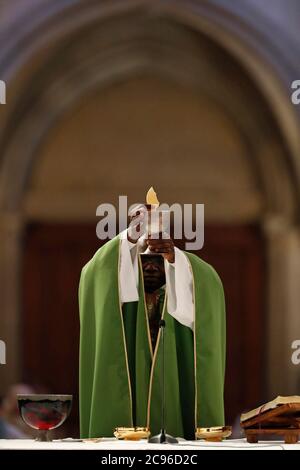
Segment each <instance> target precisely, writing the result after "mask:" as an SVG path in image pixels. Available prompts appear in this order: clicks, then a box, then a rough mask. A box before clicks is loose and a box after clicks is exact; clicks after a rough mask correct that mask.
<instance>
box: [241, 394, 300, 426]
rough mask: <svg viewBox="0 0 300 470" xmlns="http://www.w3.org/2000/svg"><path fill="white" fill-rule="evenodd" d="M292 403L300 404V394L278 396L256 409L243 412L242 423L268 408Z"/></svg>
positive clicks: (271, 408)
mask: <svg viewBox="0 0 300 470" xmlns="http://www.w3.org/2000/svg"><path fill="white" fill-rule="evenodd" d="M291 403H299V405H300V396H298V395H292V396H290V397H281V396H278V397H277V398H275V399H274V400H272V401H269V402H268V403H265V404H264V405H262V406H259V407H258V408H255V409H254V410H251V411H248V412H247V413H242V415H241V423H243V422H244V421H247V420H248V419H250V418H254V417H255V416H258V415H260V414H261V413H265V412H266V411H268V410H273V409H274V408H277V406H280V405H287V404H291Z"/></svg>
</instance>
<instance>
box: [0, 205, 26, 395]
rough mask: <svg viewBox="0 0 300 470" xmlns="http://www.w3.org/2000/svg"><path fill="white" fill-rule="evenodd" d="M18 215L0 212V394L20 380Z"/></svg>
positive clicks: (19, 242)
mask: <svg viewBox="0 0 300 470" xmlns="http://www.w3.org/2000/svg"><path fill="white" fill-rule="evenodd" d="M22 226H23V223H22V218H21V217H20V215H19V214H16V213H11V214H10V213H6V214H3V213H0V340H2V341H4V342H5V344H6V364H4V365H0V395H1V394H2V393H4V392H5V390H6V389H7V387H8V386H9V385H10V384H13V383H16V382H18V381H19V380H20V354H21V339H22V338H21V336H20V335H21V330H20V315H19V311H20V265H21V235H22Z"/></svg>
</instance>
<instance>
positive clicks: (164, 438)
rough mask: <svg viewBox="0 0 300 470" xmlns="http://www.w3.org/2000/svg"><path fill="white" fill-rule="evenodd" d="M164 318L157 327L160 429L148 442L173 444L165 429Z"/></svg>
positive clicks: (173, 441) (175, 441) (172, 438)
mask: <svg viewBox="0 0 300 470" xmlns="http://www.w3.org/2000/svg"><path fill="white" fill-rule="evenodd" d="M165 326H166V322H165V320H160V322H159V327H160V329H161V341H162V368H161V384H162V401H161V430H160V433H159V434H157V435H156V436H153V437H150V438H149V439H148V442H149V443H150V444H157V443H159V444H175V443H178V441H177V439H176V438H175V437H173V436H170V435H169V434H166V430H165Z"/></svg>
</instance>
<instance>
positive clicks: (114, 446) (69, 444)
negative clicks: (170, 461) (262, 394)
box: [0, 438, 300, 455]
mask: <svg viewBox="0 0 300 470" xmlns="http://www.w3.org/2000/svg"><path fill="white" fill-rule="evenodd" d="M1 450H10V451H13V450H16V451H20V450H21V451H26V450H28V451H34V450H37V451H40V450H46V451H51V450H54V451H59V450H62V451H66V450H71V451H78V450H79V451H91V450H93V451H97V452H99V454H101V452H102V451H103V452H105V453H106V451H119V452H120V454H122V453H123V452H128V451H129V452H130V453H131V454H132V453H134V452H136V451H149V452H152V451H160V452H162V451H167V452H168V453H169V452H170V451H171V452H172V453H174V454H181V453H183V452H189V451H202V450H300V443H298V444H285V443H284V442H283V441H261V442H259V443H257V444H249V443H248V442H247V441H246V440H245V439H229V440H225V441H222V442H205V441H186V440H184V439H179V442H178V444H149V443H148V442H147V441H146V440H140V441H135V442H134V441H123V440H117V439H114V438H103V439H102V440H101V441H98V442H91V441H81V440H76V439H64V440H55V441H52V442H36V441H34V440H31V439H7V440H6V439H1V440H0V451H1ZM106 455H107V454H106Z"/></svg>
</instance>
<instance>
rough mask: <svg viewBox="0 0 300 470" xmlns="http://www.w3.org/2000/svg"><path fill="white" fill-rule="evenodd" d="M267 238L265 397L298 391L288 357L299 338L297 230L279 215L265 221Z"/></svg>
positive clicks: (297, 369)
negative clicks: (267, 282)
mask: <svg viewBox="0 0 300 470" xmlns="http://www.w3.org/2000/svg"><path fill="white" fill-rule="evenodd" d="M265 229H266V235H267V240H268V273H267V274H268V278H269V285H268V305H267V310H268V318H267V324H266V332H267V345H266V348H267V363H266V367H267V369H266V370H267V377H266V379H267V380H266V382H267V397H268V398H270V399H272V398H273V397H275V396H276V395H299V394H300V365H298V366H297V365H294V364H293V363H292V360H291V356H292V353H293V349H292V342H293V341H295V340H300V230H299V228H298V227H295V226H293V225H290V224H289V223H288V222H286V221H284V220H282V219H281V218H279V217H272V218H271V219H270V220H268V221H267V222H266V224H265Z"/></svg>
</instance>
